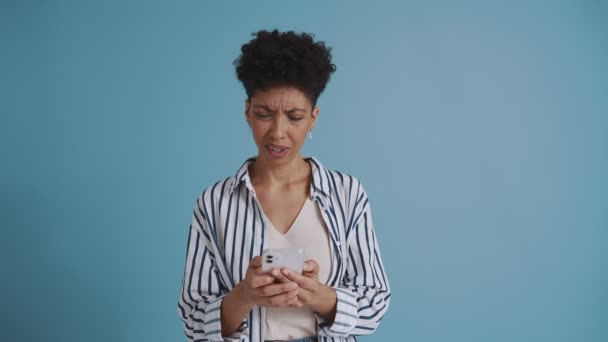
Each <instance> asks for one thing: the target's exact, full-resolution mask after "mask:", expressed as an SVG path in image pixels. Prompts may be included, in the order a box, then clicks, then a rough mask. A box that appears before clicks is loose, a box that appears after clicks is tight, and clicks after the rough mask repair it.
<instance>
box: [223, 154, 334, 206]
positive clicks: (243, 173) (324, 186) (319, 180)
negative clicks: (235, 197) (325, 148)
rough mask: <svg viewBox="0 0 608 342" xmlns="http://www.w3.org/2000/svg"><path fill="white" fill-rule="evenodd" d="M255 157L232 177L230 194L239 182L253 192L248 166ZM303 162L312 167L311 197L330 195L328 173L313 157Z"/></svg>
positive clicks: (248, 160)
mask: <svg viewBox="0 0 608 342" xmlns="http://www.w3.org/2000/svg"><path fill="white" fill-rule="evenodd" d="M255 160H256V157H251V158H249V159H247V160H246V161H245V162H244V163H243V165H241V167H240V168H239V170H238V171H237V173H236V174H235V175H234V176H233V177H232V186H231V187H230V193H231V194H232V192H233V191H234V189H236V188H237V187H238V186H239V185H240V184H241V182H245V185H246V186H247V189H249V190H251V191H253V190H254V189H253V185H251V179H250V178H249V164H251V163H252V162H254V161H255ZM304 160H306V161H307V162H309V163H310V165H311V167H312V184H311V194H310V195H311V196H313V197H314V194H315V192H317V193H320V194H322V195H324V196H330V195H331V190H332V189H331V186H330V184H331V183H330V181H329V176H328V174H329V172H328V170H327V169H325V167H323V164H321V162H320V161H319V160H318V159H317V158H315V157H305V158H304Z"/></svg>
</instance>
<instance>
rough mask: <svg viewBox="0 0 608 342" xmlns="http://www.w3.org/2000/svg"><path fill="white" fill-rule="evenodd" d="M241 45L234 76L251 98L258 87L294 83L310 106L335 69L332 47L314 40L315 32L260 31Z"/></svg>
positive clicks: (235, 61) (235, 62) (314, 103)
mask: <svg viewBox="0 0 608 342" xmlns="http://www.w3.org/2000/svg"><path fill="white" fill-rule="evenodd" d="M252 35H253V36H255V38H253V39H251V40H250V41H249V42H248V43H246V44H243V46H242V47H241V55H240V56H239V57H238V58H237V59H235V60H234V63H233V64H234V65H235V66H236V75H237V77H238V79H239V80H240V81H241V82H242V83H243V86H244V87H245V91H246V92H247V97H248V98H249V99H251V97H252V96H254V95H255V92H256V91H258V90H267V89H269V88H272V87H276V86H293V87H295V88H296V89H298V90H300V91H302V92H303V93H304V94H306V95H307V96H308V98H309V100H310V102H311V103H312V105H313V107H314V106H315V105H316V103H317V99H318V98H319V95H321V92H323V90H324V89H325V86H326V85H327V82H328V81H329V77H330V75H331V74H332V73H333V72H334V71H336V66H335V64H332V63H331V48H330V47H327V46H325V43H324V42H321V41H318V42H314V41H313V38H314V35H312V34H308V33H300V34H297V33H295V32H294V31H287V32H279V31H278V30H276V29H275V30H273V31H266V30H260V31H258V32H257V33H253V34H252Z"/></svg>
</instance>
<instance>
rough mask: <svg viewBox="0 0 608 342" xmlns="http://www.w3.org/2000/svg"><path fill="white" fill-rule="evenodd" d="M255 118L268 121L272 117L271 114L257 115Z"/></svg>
mask: <svg viewBox="0 0 608 342" xmlns="http://www.w3.org/2000/svg"><path fill="white" fill-rule="evenodd" d="M255 116H257V117H258V118H260V119H268V118H269V117H270V114H263V113H255Z"/></svg>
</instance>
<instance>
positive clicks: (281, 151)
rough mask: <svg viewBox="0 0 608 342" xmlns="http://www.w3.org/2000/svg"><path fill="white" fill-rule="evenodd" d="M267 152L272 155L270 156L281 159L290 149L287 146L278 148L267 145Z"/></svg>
mask: <svg viewBox="0 0 608 342" xmlns="http://www.w3.org/2000/svg"><path fill="white" fill-rule="evenodd" d="M265 147H266V150H267V151H268V152H269V153H270V155H271V156H272V157H274V158H280V157H283V156H285V155H286V154H287V151H288V150H289V147H286V146H277V145H266V146H265Z"/></svg>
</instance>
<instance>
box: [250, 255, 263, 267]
mask: <svg viewBox="0 0 608 342" xmlns="http://www.w3.org/2000/svg"><path fill="white" fill-rule="evenodd" d="M249 267H251V268H257V267H262V257H261V256H259V255H258V256H256V257H254V258H253V259H251V261H249Z"/></svg>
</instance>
